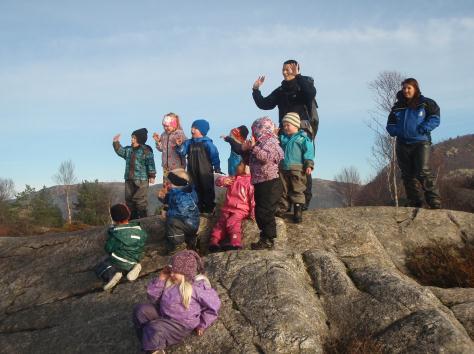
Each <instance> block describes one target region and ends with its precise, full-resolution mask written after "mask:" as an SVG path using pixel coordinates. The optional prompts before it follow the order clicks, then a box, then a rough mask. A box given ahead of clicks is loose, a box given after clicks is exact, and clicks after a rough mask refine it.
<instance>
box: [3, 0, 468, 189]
mask: <svg viewBox="0 0 474 354" xmlns="http://www.w3.org/2000/svg"><path fill="white" fill-rule="evenodd" d="M473 38H474V2H472V1H470V0H466V1H463V0H459V1H456V0H451V1H448V0H447V1H441V0H431V1H424V0H419V1H417V0H412V1H405V0H400V1H397V2H393V1H381V0H378V1H369V0H360V1H337V0H334V1H293V2H288V1H259V2H255V1H238V2H237V1H235V2H224V1H199V2H198V1H179V2H178V1H175V2H165V1H151V0H141V1H124V0H114V1H105V0H104V1H88V0H83V1H80V2H78V1H69V0H62V1H59V0H58V1H47V0H45V1H41V2H40V1H34V0H32V1H23V0H0V43H1V46H0V139H1V141H2V142H3V146H4V150H3V151H4V153H3V154H2V157H1V159H0V178H11V179H13V181H14V182H15V186H16V190H17V191H21V190H22V189H23V188H24V186H25V185H26V184H29V185H31V186H34V187H36V188H41V187H42V186H43V185H46V186H51V185H53V184H54V181H53V178H52V177H53V175H54V174H55V173H56V172H57V170H58V167H59V165H60V163H61V162H62V161H65V160H69V159H70V160H72V161H73V162H74V164H75V169H76V175H77V177H78V181H81V180H95V179H98V180H99V181H121V180H122V179H123V172H124V167H125V163H124V160H122V159H121V158H119V157H118V156H117V155H115V153H114V151H113V148H112V138H113V136H114V135H115V134H117V133H121V134H122V144H123V145H128V144H129V143H130V134H131V132H132V131H133V130H135V129H138V128H142V127H146V128H147V129H148V131H149V132H150V134H149V140H148V142H149V144H150V145H153V144H152V142H153V140H152V138H151V134H152V132H155V131H157V132H162V126H161V120H162V117H163V115H164V114H166V113H168V112H175V113H178V114H179V115H180V116H181V117H182V121H183V126H184V130H185V132H186V133H187V134H188V135H189V133H190V128H191V123H192V121H193V120H195V119H198V118H205V119H207V120H208V121H209V122H210V125H211V130H210V131H209V134H208V136H209V137H210V138H211V139H213V140H214V142H215V144H216V145H217V147H218V149H219V152H220V157H221V161H222V168H223V170H224V171H225V170H226V165H227V158H228V156H229V153H230V148H229V145H228V144H227V143H224V142H223V141H222V140H221V139H220V138H219V136H220V135H222V134H227V133H228V132H229V131H230V129H232V128H234V127H237V126H239V125H241V124H246V125H247V126H249V127H250V125H251V123H252V122H253V121H254V120H255V119H256V118H259V117H262V116H265V115H268V116H270V117H271V118H272V119H273V120H274V121H277V119H278V111H277V109H274V110H272V111H262V110H260V109H258V108H257V107H256V106H255V104H254V102H253V100H252V97H251V87H252V84H253V82H254V81H255V79H256V78H257V76H258V75H266V81H265V83H264V85H263V86H262V88H261V91H262V93H263V94H264V95H268V94H269V93H270V92H271V91H272V90H273V89H275V88H276V87H277V86H278V85H279V84H280V82H281V80H282V75H281V66H282V63H283V61H285V60H287V59H296V60H298V61H299V62H300V64H301V69H302V74H303V75H309V76H312V77H313V78H314V79H315V84H316V88H317V92H318V93H317V101H318V104H319V107H320V108H319V115H320V128H319V133H318V136H317V140H316V159H315V163H316V167H315V171H314V172H313V177H316V178H323V179H333V178H334V175H335V174H337V173H338V172H339V171H340V170H341V169H342V168H343V167H348V166H355V167H356V168H357V169H358V170H359V172H360V174H361V176H362V178H363V180H365V181H366V180H368V179H369V178H370V177H371V176H373V175H374V174H375V173H376V171H374V169H373V167H372V165H371V164H370V154H371V146H372V144H373V141H374V136H373V133H372V132H371V130H370V129H369V128H368V126H367V121H368V120H369V119H370V117H371V114H372V113H371V112H372V111H373V110H374V108H375V103H374V97H373V94H372V93H371V91H370V90H369V88H368V83H369V82H370V81H372V80H374V79H375V78H376V77H377V75H378V74H379V73H380V72H382V71H386V70H390V71H391V70H395V71H399V72H400V73H402V74H403V75H406V76H407V77H415V78H417V79H418V81H419V82H420V86H421V90H422V93H423V94H424V95H426V96H428V97H430V98H432V99H434V100H436V101H437V103H438V104H439V105H440V107H441V125H440V127H439V128H437V129H436V130H435V131H434V132H433V134H432V137H433V141H434V142H438V141H441V140H444V139H447V138H449V137H456V136H458V135H464V134H469V133H473V132H474V119H473V115H472V112H473V110H474V101H473V97H474V75H473V74H474V69H473V63H474V45H473V44H474V42H473ZM155 162H156V164H157V167H159V166H160V164H161V155H160V153H159V152H157V151H156V150H155ZM158 170H160V168H158ZM159 180H161V178H159Z"/></svg>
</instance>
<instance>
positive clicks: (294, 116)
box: [282, 112, 301, 129]
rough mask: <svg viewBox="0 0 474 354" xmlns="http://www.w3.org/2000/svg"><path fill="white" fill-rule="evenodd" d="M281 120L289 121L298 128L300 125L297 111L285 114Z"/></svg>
mask: <svg viewBox="0 0 474 354" xmlns="http://www.w3.org/2000/svg"><path fill="white" fill-rule="evenodd" d="M282 122H283V123H284V122H287V123H290V124H291V125H294V126H295V127H296V128H298V129H299V128H300V125H301V124H300V122H301V121H300V116H299V114H298V113H295V112H289V113H287V114H285V116H284V117H283V121H282Z"/></svg>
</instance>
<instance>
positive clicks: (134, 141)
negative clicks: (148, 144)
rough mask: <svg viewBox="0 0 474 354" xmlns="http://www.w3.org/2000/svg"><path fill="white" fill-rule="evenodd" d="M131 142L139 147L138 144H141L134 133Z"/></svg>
mask: <svg viewBox="0 0 474 354" xmlns="http://www.w3.org/2000/svg"><path fill="white" fill-rule="evenodd" d="M131 142H132V146H133V147H137V146H138V145H140V144H138V141H137V137H136V136H135V135H132V140H131Z"/></svg>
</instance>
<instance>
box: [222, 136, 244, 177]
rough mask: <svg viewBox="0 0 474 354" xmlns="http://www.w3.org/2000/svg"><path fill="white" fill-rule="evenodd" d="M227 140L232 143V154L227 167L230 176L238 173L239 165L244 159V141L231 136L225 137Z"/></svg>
mask: <svg viewBox="0 0 474 354" xmlns="http://www.w3.org/2000/svg"><path fill="white" fill-rule="evenodd" d="M224 140H225V141H226V142H228V143H229V144H230V156H229V159H228V160H227V166H228V167H227V168H228V172H229V175H230V176H235V175H236V174H237V166H238V165H239V164H240V162H241V161H242V156H241V155H242V143H240V142H237V141H236V140H235V139H233V138H232V137H230V136H226V137H225V138H224Z"/></svg>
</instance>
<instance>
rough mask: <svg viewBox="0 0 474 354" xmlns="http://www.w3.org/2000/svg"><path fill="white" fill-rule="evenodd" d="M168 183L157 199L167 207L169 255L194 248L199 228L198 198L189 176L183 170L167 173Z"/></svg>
mask: <svg viewBox="0 0 474 354" xmlns="http://www.w3.org/2000/svg"><path fill="white" fill-rule="evenodd" d="M167 179H168V181H169V182H168V183H167V184H166V185H165V187H164V188H163V189H162V190H161V191H160V193H159V195H158V198H159V199H160V201H161V202H162V203H164V204H167V205H168V210H167V211H166V244H167V249H168V252H169V253H174V252H177V251H180V250H183V249H185V248H186V245H187V246H188V247H189V248H195V247H196V241H197V231H198V228H199V208H198V206H197V203H198V197H197V194H196V191H195V190H194V187H193V185H192V184H191V182H190V178H189V175H188V174H187V172H186V171H185V170H183V169H180V168H178V169H175V170H172V171H170V172H169V173H168V177H167Z"/></svg>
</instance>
